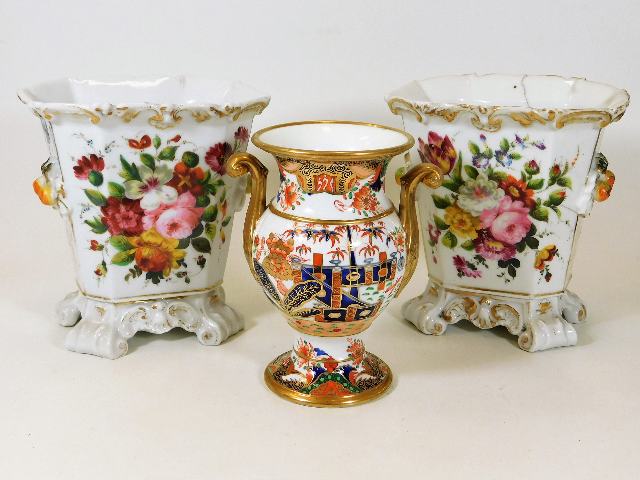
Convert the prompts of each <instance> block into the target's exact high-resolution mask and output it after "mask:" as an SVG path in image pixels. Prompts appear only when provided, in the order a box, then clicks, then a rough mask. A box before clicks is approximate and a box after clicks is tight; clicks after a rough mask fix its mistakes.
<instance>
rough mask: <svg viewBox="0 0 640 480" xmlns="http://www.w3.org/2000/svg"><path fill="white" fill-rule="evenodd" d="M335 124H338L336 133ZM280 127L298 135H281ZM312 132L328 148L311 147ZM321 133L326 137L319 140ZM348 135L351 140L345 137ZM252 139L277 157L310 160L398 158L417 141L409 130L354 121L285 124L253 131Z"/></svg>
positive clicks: (308, 121) (259, 146)
mask: <svg viewBox="0 0 640 480" xmlns="http://www.w3.org/2000/svg"><path fill="white" fill-rule="evenodd" d="M331 127H334V128H333V130H334V131H333V132H332V131H331ZM278 130H282V131H284V130H289V131H290V132H288V133H293V134H297V135H295V136H294V138H295V140H291V139H290V138H289V139H287V137H286V136H284V135H280V136H278V135H277V133H278V132H277V131H278ZM296 130H297V132H296ZM305 130H306V131H305ZM340 130H342V131H340ZM312 134H315V136H316V137H315V138H316V140H313V141H314V142H315V143H321V141H322V140H324V141H325V142H328V143H326V145H328V148H322V147H320V148H309V145H310V144H309V142H310V141H311V140H310V138H311V135H312ZM318 135H319V136H322V137H324V138H323V139H321V140H318V139H317V138H318ZM358 135H359V137H358ZM346 138H348V139H349V140H350V141H346V140H344V139H346ZM251 141H252V142H253V144H254V145H255V146H256V147H258V148H260V149H262V150H264V151H266V152H269V153H271V154H273V155H275V156H276V157H286V158H295V159H309V160H314V161H317V162H333V161H343V162H344V161H361V160H370V159H375V158H384V157H394V156H396V155H399V154H401V153H403V152H405V151H407V150H409V149H410V148H411V147H412V146H413V145H414V143H415V140H414V139H413V137H412V136H411V135H410V134H409V133H407V132H405V131H403V130H400V129H398V128H393V127H388V126H386V125H380V124H376V123H368V122H357V121H351V120H307V121H300V122H288V123H281V124H277V125H272V126H270V127H266V128H263V129H262V130H259V131H257V132H256V133H254V134H253V136H252V138H251ZM343 142H344V143H343ZM353 142H356V143H353ZM358 142H359V143H358ZM338 145H340V146H339V147H338Z"/></svg>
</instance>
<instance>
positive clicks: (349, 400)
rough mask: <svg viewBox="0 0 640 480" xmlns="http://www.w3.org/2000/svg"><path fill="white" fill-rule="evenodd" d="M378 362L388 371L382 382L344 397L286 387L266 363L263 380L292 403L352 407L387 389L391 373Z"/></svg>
mask: <svg viewBox="0 0 640 480" xmlns="http://www.w3.org/2000/svg"><path fill="white" fill-rule="evenodd" d="M287 354H291V351H289V352H287ZM367 355H371V354H370V353H369V352H367ZM281 356H282V355H279V356H278V357H276V358H274V359H273V361H272V362H271V363H269V365H271V364H272V363H273V362H274V361H275V360H277V359H278V358H280V357H281ZM376 358H377V359H378V360H380V358H379V357H377V356H376ZM380 362H382V363H383V364H384V365H385V366H386V368H387V372H389V373H388V375H387V376H386V377H385V379H384V380H383V381H382V383H380V385H376V386H375V387H374V388H372V389H370V390H367V391H365V392H362V393H355V394H352V395H345V396H344V397H329V396H314V395H308V394H305V393H300V392H296V391H295V390H291V389H288V388H287V387H285V386H284V385H281V384H279V383H278V382H276V381H275V380H274V379H273V377H272V375H271V373H270V372H269V366H268V365H267V367H266V368H265V370H264V381H265V383H266V384H267V387H269V390H271V391H272V392H273V393H275V394H276V395H278V396H279V397H281V398H284V399H285V400H288V401H290V402H293V403H297V404H299V405H305V406H308V407H320V408H322V407H327V408H329V407H331V408H341V407H352V406H354V405H361V404H363V403H367V402H370V401H372V400H375V399H376V398H378V397H381V396H382V395H384V394H385V393H386V392H387V390H389V387H390V386H391V384H392V382H393V373H392V372H391V369H390V368H389V365H387V363H386V362H384V360H380Z"/></svg>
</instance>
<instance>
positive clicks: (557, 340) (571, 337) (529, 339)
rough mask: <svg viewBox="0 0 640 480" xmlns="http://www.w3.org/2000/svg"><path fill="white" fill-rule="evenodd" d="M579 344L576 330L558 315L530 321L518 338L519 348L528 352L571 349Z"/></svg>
mask: <svg viewBox="0 0 640 480" xmlns="http://www.w3.org/2000/svg"><path fill="white" fill-rule="evenodd" d="M577 342H578V334H577V333H576V329H575V328H574V327H573V325H571V324H570V323H569V322H567V321H566V320H564V319H563V318H562V317H560V316H558V315H549V316H546V317H544V318H532V319H530V320H529V321H528V322H527V325H526V328H525V330H524V331H523V332H522V333H521V334H520V335H519V337H518V346H519V347H520V348H521V349H523V350H526V351H527V352H537V351H540V350H547V349H549V348H555V347H570V346H573V345H575V344H576V343H577Z"/></svg>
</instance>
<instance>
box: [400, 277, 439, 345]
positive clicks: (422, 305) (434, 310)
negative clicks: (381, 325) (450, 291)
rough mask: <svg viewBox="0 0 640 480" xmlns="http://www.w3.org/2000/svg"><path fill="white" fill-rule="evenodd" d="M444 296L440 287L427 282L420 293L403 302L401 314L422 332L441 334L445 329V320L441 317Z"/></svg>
mask: <svg viewBox="0 0 640 480" xmlns="http://www.w3.org/2000/svg"><path fill="white" fill-rule="evenodd" d="M445 297H446V295H445V291H444V289H443V288H442V287H440V286H439V285H436V284H433V283H432V282H429V284H428V285H427V289H426V290H425V292H424V293H423V294H422V295H420V296H419V297H416V298H413V299H411V300H409V301H408V302H407V303H405V304H404V306H403V307H402V315H403V316H404V318H405V319H407V320H408V321H410V322H411V323H413V324H414V325H415V326H416V328H417V329H418V330H420V331H421V332H422V333H426V334H427V335H442V334H443V333H444V332H445V330H446V329H447V322H445V321H444V319H443V318H442V309H443V308H444V306H445Z"/></svg>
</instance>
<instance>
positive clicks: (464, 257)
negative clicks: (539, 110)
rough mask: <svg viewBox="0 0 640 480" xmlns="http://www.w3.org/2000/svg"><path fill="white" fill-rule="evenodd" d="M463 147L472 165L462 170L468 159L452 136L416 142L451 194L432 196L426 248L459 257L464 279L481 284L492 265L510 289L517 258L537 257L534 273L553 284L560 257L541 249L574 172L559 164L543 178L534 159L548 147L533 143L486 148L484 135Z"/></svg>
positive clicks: (505, 141) (507, 141)
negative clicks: (554, 263)
mask: <svg viewBox="0 0 640 480" xmlns="http://www.w3.org/2000/svg"><path fill="white" fill-rule="evenodd" d="M466 147H467V152H465V154H464V155H467V154H468V155H469V158H470V159H471V161H470V162H467V163H466V164H464V157H463V152H462V151H461V150H460V151H458V150H456V148H455V146H454V144H453V142H452V141H451V139H450V138H449V137H448V136H447V135H444V136H441V135H439V134H438V133H436V132H434V131H430V132H428V135H427V141H425V140H424V139H422V138H419V139H418V154H419V157H420V160H421V161H422V162H428V163H433V164H434V165H437V166H438V167H439V168H440V169H441V170H442V172H443V173H444V174H445V175H446V179H445V181H444V182H443V188H445V189H448V190H449V193H447V194H433V195H432V196H431V198H432V202H433V206H434V207H435V212H436V213H434V214H433V215H432V218H431V219H430V222H429V223H428V224H427V231H428V235H429V239H428V242H429V245H430V246H431V247H432V248H434V247H435V246H436V245H438V244H440V245H443V246H444V247H446V248H448V249H451V250H453V251H454V252H456V255H454V256H453V257H452V261H453V265H454V266H455V268H456V270H457V272H458V276H459V277H469V278H481V277H482V276H483V273H484V270H486V269H487V268H489V262H491V263H493V264H495V266H497V267H498V269H499V273H498V274H497V276H498V277H500V278H502V279H503V280H504V282H505V283H509V282H510V281H511V280H512V279H513V278H515V277H516V275H517V271H518V269H519V268H520V267H521V259H519V258H518V256H519V254H521V253H523V252H525V251H526V250H533V251H534V252H535V256H534V260H533V266H534V267H535V268H536V269H537V270H539V271H540V273H541V275H542V277H543V278H544V280H545V281H547V282H548V281H549V280H550V279H551V277H552V274H551V272H550V271H549V269H548V264H549V262H551V261H552V260H553V259H554V257H555V256H556V255H557V253H558V252H557V248H556V246H555V245H554V244H548V245H545V246H542V247H541V242H543V241H544V238H545V236H547V233H546V231H545V229H544V224H545V223H546V222H548V221H549V217H550V215H555V216H556V217H557V219H560V218H561V217H562V212H561V210H560V208H559V206H560V205H561V204H562V203H563V201H564V200H565V198H566V195H567V190H569V189H571V186H572V185H571V178H570V176H569V172H570V169H571V167H572V165H573V164H572V163H571V162H565V163H564V164H559V163H554V164H553V166H552V167H551V168H550V169H549V171H548V172H547V173H546V175H544V174H543V173H542V172H541V169H540V166H539V163H538V161H537V160H536V159H535V156H536V152H540V151H544V150H546V146H545V144H544V143H543V142H542V141H536V140H532V139H530V138H529V136H528V135H525V136H524V137H520V136H519V135H517V134H515V135H514V136H513V138H506V137H503V138H502V139H501V140H500V141H499V144H498V145H489V144H488V143H487V137H486V136H485V135H484V134H480V135H479V141H478V142H477V143H476V142H474V141H472V140H470V141H469V142H468V144H467V145H466ZM463 164H464V166H463ZM514 170H516V171H517V170H519V171H520V172H519V176H514V173H515V172H514ZM536 223H537V224H538V226H536ZM540 225H541V226H542V228H540V227H539V226H540ZM433 254H434V262H436V263H437V257H436V256H435V252H433Z"/></svg>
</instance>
